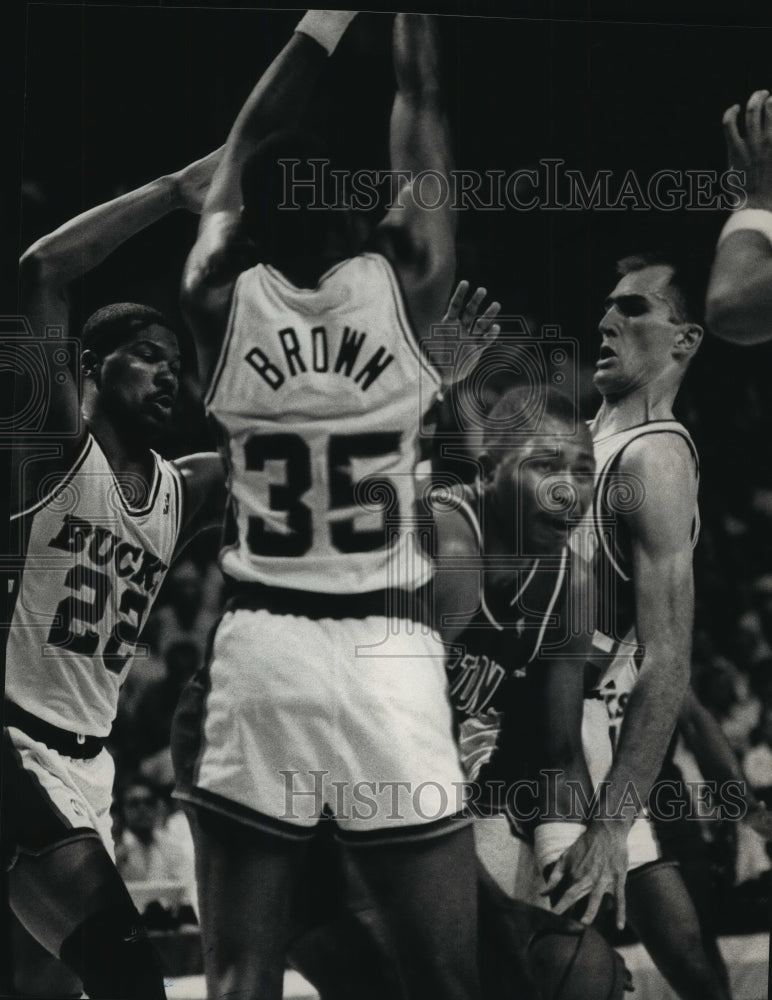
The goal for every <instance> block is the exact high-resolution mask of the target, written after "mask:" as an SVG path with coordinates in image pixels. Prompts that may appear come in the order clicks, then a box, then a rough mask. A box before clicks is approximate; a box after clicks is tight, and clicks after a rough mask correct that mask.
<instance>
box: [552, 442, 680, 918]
mask: <svg viewBox="0 0 772 1000" xmlns="http://www.w3.org/2000/svg"><path fill="white" fill-rule="evenodd" d="M664 442H666V443H664ZM620 472H621V474H622V475H629V476H631V477H633V476H635V477H637V480H638V481H640V482H642V483H644V484H645V495H644V496H643V498H642V502H641V504H640V506H639V507H638V509H637V510H635V511H634V512H631V513H629V514H627V515H625V516H624V523H625V525H626V527H627V529H628V531H629V534H630V541H631V551H632V576H633V586H634V594H635V626H636V632H637V635H638V641H639V643H640V646H641V648H642V650H643V660H642V662H641V665H640V669H639V674H638V680H637V682H636V685H635V687H634V688H633V690H632V692H631V694H630V698H629V701H628V703H627V706H626V709H625V719H624V724H623V726H622V729H621V733H620V739H619V746H618V749H617V754H616V756H615V759H614V763H613V765H612V767H611V770H610V772H609V775H608V788H607V798H606V802H607V815H610V816H611V817H613V818H610V819H606V818H595V819H593V821H592V822H591V823H590V825H589V827H588V829H587V832H586V833H585V834H584V835H583V836H582V837H581V838H580V839H579V840H578V841H577V842H576V843H575V844H574V845H573V846H572V847H571V848H570V849H569V850H568V851H567V852H566V854H565V855H564V856H563V857H562V858H561V859H560V861H559V862H558V865H557V866H556V871H554V872H553V873H552V876H551V878H550V882H549V885H548V887H549V888H550V889H554V888H556V887H557V885H558V884H559V883H560V882H561V880H562V879H564V878H565V879H566V884H568V885H570V888H568V889H567V890H566V891H565V892H564V894H563V896H562V898H561V900H560V902H559V903H558V905H557V906H556V910H557V911H558V912H564V911H565V910H567V909H569V908H570V907H571V906H573V905H574V903H576V902H577V901H578V900H580V899H582V898H583V897H584V896H585V895H587V893H588V892H589V893H590V898H589V902H588V906H587V910H586V912H585V915H584V917H583V919H584V920H585V921H586V922H588V923H589V922H591V921H592V920H593V919H594V917H595V915H596V913H597V910H598V907H599V906H600V902H601V900H602V897H603V894H604V892H611V893H612V895H613V896H614V898H615V902H616V910H617V924H618V926H620V927H622V926H624V920H625V897H624V884H625V877H626V869H627V847H626V842H627V834H628V832H629V829H630V827H631V826H632V823H633V821H634V819H635V813H634V809H633V808H627V809H625V810H623V811H622V813H621V814H620V812H619V809H620V805H622V804H623V803H625V802H627V803H629V801H630V794H631V793H632V795H634V796H635V801H636V802H638V801H640V802H641V803H643V804H645V803H646V800H647V797H648V795H649V792H650V790H651V787H652V785H653V784H654V782H655V781H656V779H657V775H658V774H659V771H660V769H661V767H662V762H663V760H664V756H665V752H666V750H667V746H668V743H669V741H670V738H671V736H672V734H673V731H674V729H675V726H676V722H677V720H678V714H679V711H680V708H681V704H682V702H683V699H684V695H685V693H686V690H687V687H688V684H689V672H690V655H691V634H692V624H693V617H694V580H693V572H692V529H693V519H694V510H695V504H696V492H697V482H696V475H695V469H694V460H693V458H692V456H691V454H690V452H689V449H688V447H687V445H686V443H685V442H684V441H683V440H682V439H681V438H680V437H679V436H677V435H675V434H674V435H668V436H667V437H665V436H661V440H660V441H659V442H657V443H653V441H652V439H647V438H641V439H639V440H637V441H635V442H634V443H633V444H632V445H631V446H630V447H629V449H627V451H626V452H625V453H624V455H623V459H622V462H621V463H620ZM615 814H616V815H615Z"/></svg>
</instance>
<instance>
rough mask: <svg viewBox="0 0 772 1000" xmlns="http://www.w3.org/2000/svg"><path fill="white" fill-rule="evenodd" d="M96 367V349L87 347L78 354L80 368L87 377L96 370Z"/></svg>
mask: <svg viewBox="0 0 772 1000" xmlns="http://www.w3.org/2000/svg"><path fill="white" fill-rule="evenodd" d="M98 368H99V355H98V354H97V353H96V351H91V350H88V348H87V349H86V350H85V351H83V353H82V354H81V356H80V370H81V371H82V372H83V374H84V375H85V376H86V377H87V378H90V377H92V376H93V375H94V374H95V373H96V372H97V370H98Z"/></svg>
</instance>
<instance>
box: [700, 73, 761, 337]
mask: <svg viewBox="0 0 772 1000" xmlns="http://www.w3.org/2000/svg"><path fill="white" fill-rule="evenodd" d="M739 114H740V106H739V105H737V104H735V105H734V106H733V107H731V108H729V109H728V110H727V111H726V113H725V114H724V135H725V138H726V145H727V152H728V160H729V167H730V168H731V169H734V170H740V171H743V172H744V175H745V183H744V191H745V195H746V200H745V204H744V206H743V207H742V208H740V209H738V210H737V211H735V212H734V213H733V214H732V215H731V216H730V218H729V221H728V222H727V224H726V226H725V227H724V230H723V232H722V234H721V237H720V238H719V243H718V247H717V248H716V256H715V260H714V262H713V270H712V272H711V276H710V285H709V287H708V300H707V310H706V316H707V322H708V327H709V328H710V330H711V331H712V332H713V333H715V334H716V336H718V337H721V338H722V339H724V340H729V341H731V342H732V343H735V344H758V343H761V342H762V341H766V340H770V339H772V98H771V97H770V96H769V92H768V91H766V90H757V91H756V92H755V93H754V94H752V95H751V97H750V99H749V100H748V104H747V106H746V109H745V135H744V137H743V136H741V135H740V131H739V129H738V126H737V120H738V116H739Z"/></svg>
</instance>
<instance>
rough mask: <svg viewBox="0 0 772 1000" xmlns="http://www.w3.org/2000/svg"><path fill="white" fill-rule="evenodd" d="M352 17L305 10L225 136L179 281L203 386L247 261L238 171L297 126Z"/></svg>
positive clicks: (249, 251)
mask: <svg viewBox="0 0 772 1000" xmlns="http://www.w3.org/2000/svg"><path fill="white" fill-rule="evenodd" d="M355 13H356V12H354V11H330V10H318V11H309V12H308V13H307V14H306V15H305V17H303V18H302V20H301V21H300V23H299V24H298V27H297V29H296V30H295V33H294V34H293V36H292V38H291V39H290V40H289V42H287V44H286V45H285V46H284V48H283V49H282V50H281V52H280V53H279V54H278V56H276V58H275V59H274V60H273V62H272V63H271V65H270V66H269V67H268V69H267V70H266V71H265V73H264V74H263V75H262V77H261V78H260V80H259V81H258V83H257V85H256V86H255V88H254V90H253V91H252V93H251V94H250V95H249V97H248V98H247V100H246V102H245V104H244V106H243V107H242V109H241V111H240V112H239V115H238V117H237V119H236V121H235V123H234V125H233V128H232V129H231V131H230V134H229V136H228V141H227V142H226V144H225V150H224V152H223V156H222V160H221V161H220V164H219V167H218V168H217V171H216V173H215V175H214V178H213V179H212V184H211V187H210V189H209V193H208V195H207V199H206V203H205V205H204V210H203V212H202V216H201V225H200V227H199V231H198V238H197V240H196V243H195V245H194V247H193V249H192V251H191V253H190V256H189V257H188V261H187V264H186V266H185V273H184V275H183V279H182V308H183V312H184V313H185V315H186V318H187V320H188V322H189V324H190V326H191V329H192V330H193V335H194V337H195V339H196V345H197V347H198V352H199V361H200V364H201V368H202V375H204V376H205V379H208V375H209V373H210V372H211V370H212V366H213V364H214V360H215V358H216V356H217V354H218V353H219V348H220V345H221V343H222V338H223V336H224V333H225V325H226V320H227V314H228V310H229V308H230V301H231V297H232V295H233V288H234V285H235V282H236V278H237V277H238V275H239V274H240V273H241V271H242V270H244V269H245V267H247V266H249V262H250V254H251V255H254V254H255V249H254V244H252V245H251V247H250V243H249V241H248V240H247V238H246V235H245V233H244V232H243V230H242V227H241V226H240V217H241V207H242V195H241V173H242V169H243V167H244V164H245V163H246V161H247V160H248V159H249V158H250V156H252V154H253V153H254V152H255V151H256V149H257V147H258V145H259V143H260V141H261V139H264V138H265V137H266V136H268V135H270V134H271V133H272V132H276V131H278V130H279V129H284V128H290V127H292V126H293V125H296V124H297V123H298V122H299V121H300V118H301V115H302V114H303V112H304V111H305V110H306V108H307V106H308V103H309V101H310V99H311V97H312V95H313V92H314V88H315V85H316V83H317V81H318V79H319V76H320V75H321V72H322V69H323V68H324V64H325V60H326V59H327V56H328V55H329V54H331V53H332V52H333V51H334V49H335V46H336V45H337V43H338V41H339V40H340V38H342V36H343V33H344V32H345V30H346V28H347V27H348V25H349V24H350V23H351V21H352V19H353V18H354V16H355ZM254 236H255V234H250V238H254ZM257 240H258V242H259V233H258V234H257Z"/></svg>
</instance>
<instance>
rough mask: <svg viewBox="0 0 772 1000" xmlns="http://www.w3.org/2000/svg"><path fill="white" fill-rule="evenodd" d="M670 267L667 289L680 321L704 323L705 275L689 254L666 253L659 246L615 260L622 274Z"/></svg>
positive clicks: (621, 275) (618, 272)
mask: <svg viewBox="0 0 772 1000" xmlns="http://www.w3.org/2000/svg"><path fill="white" fill-rule="evenodd" d="M657 266H664V267H669V268H671V270H672V272H673V273H672V275H671V278H670V284H669V289H670V292H671V295H672V299H673V305H674V307H675V309H676V312H677V315H676V317H675V318H676V321H677V322H679V323H698V324H699V325H700V326H702V325H703V323H704V311H705V296H706V294H707V276H706V274H705V271H704V269H701V268H699V267H697V266H696V265H695V264H694V263H693V261H692V259H691V258H689V257H686V256H679V255H676V254H669V253H665V252H663V251H661V250H644V251H642V252H641V253H634V254H630V255H629V256H627V257H622V258H621V259H620V260H618V261H617V274H618V275H619V276H620V278H621V277H624V276H625V275H626V274H631V273H632V272H634V271H642V270H643V269H644V268H645V267H657Z"/></svg>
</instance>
